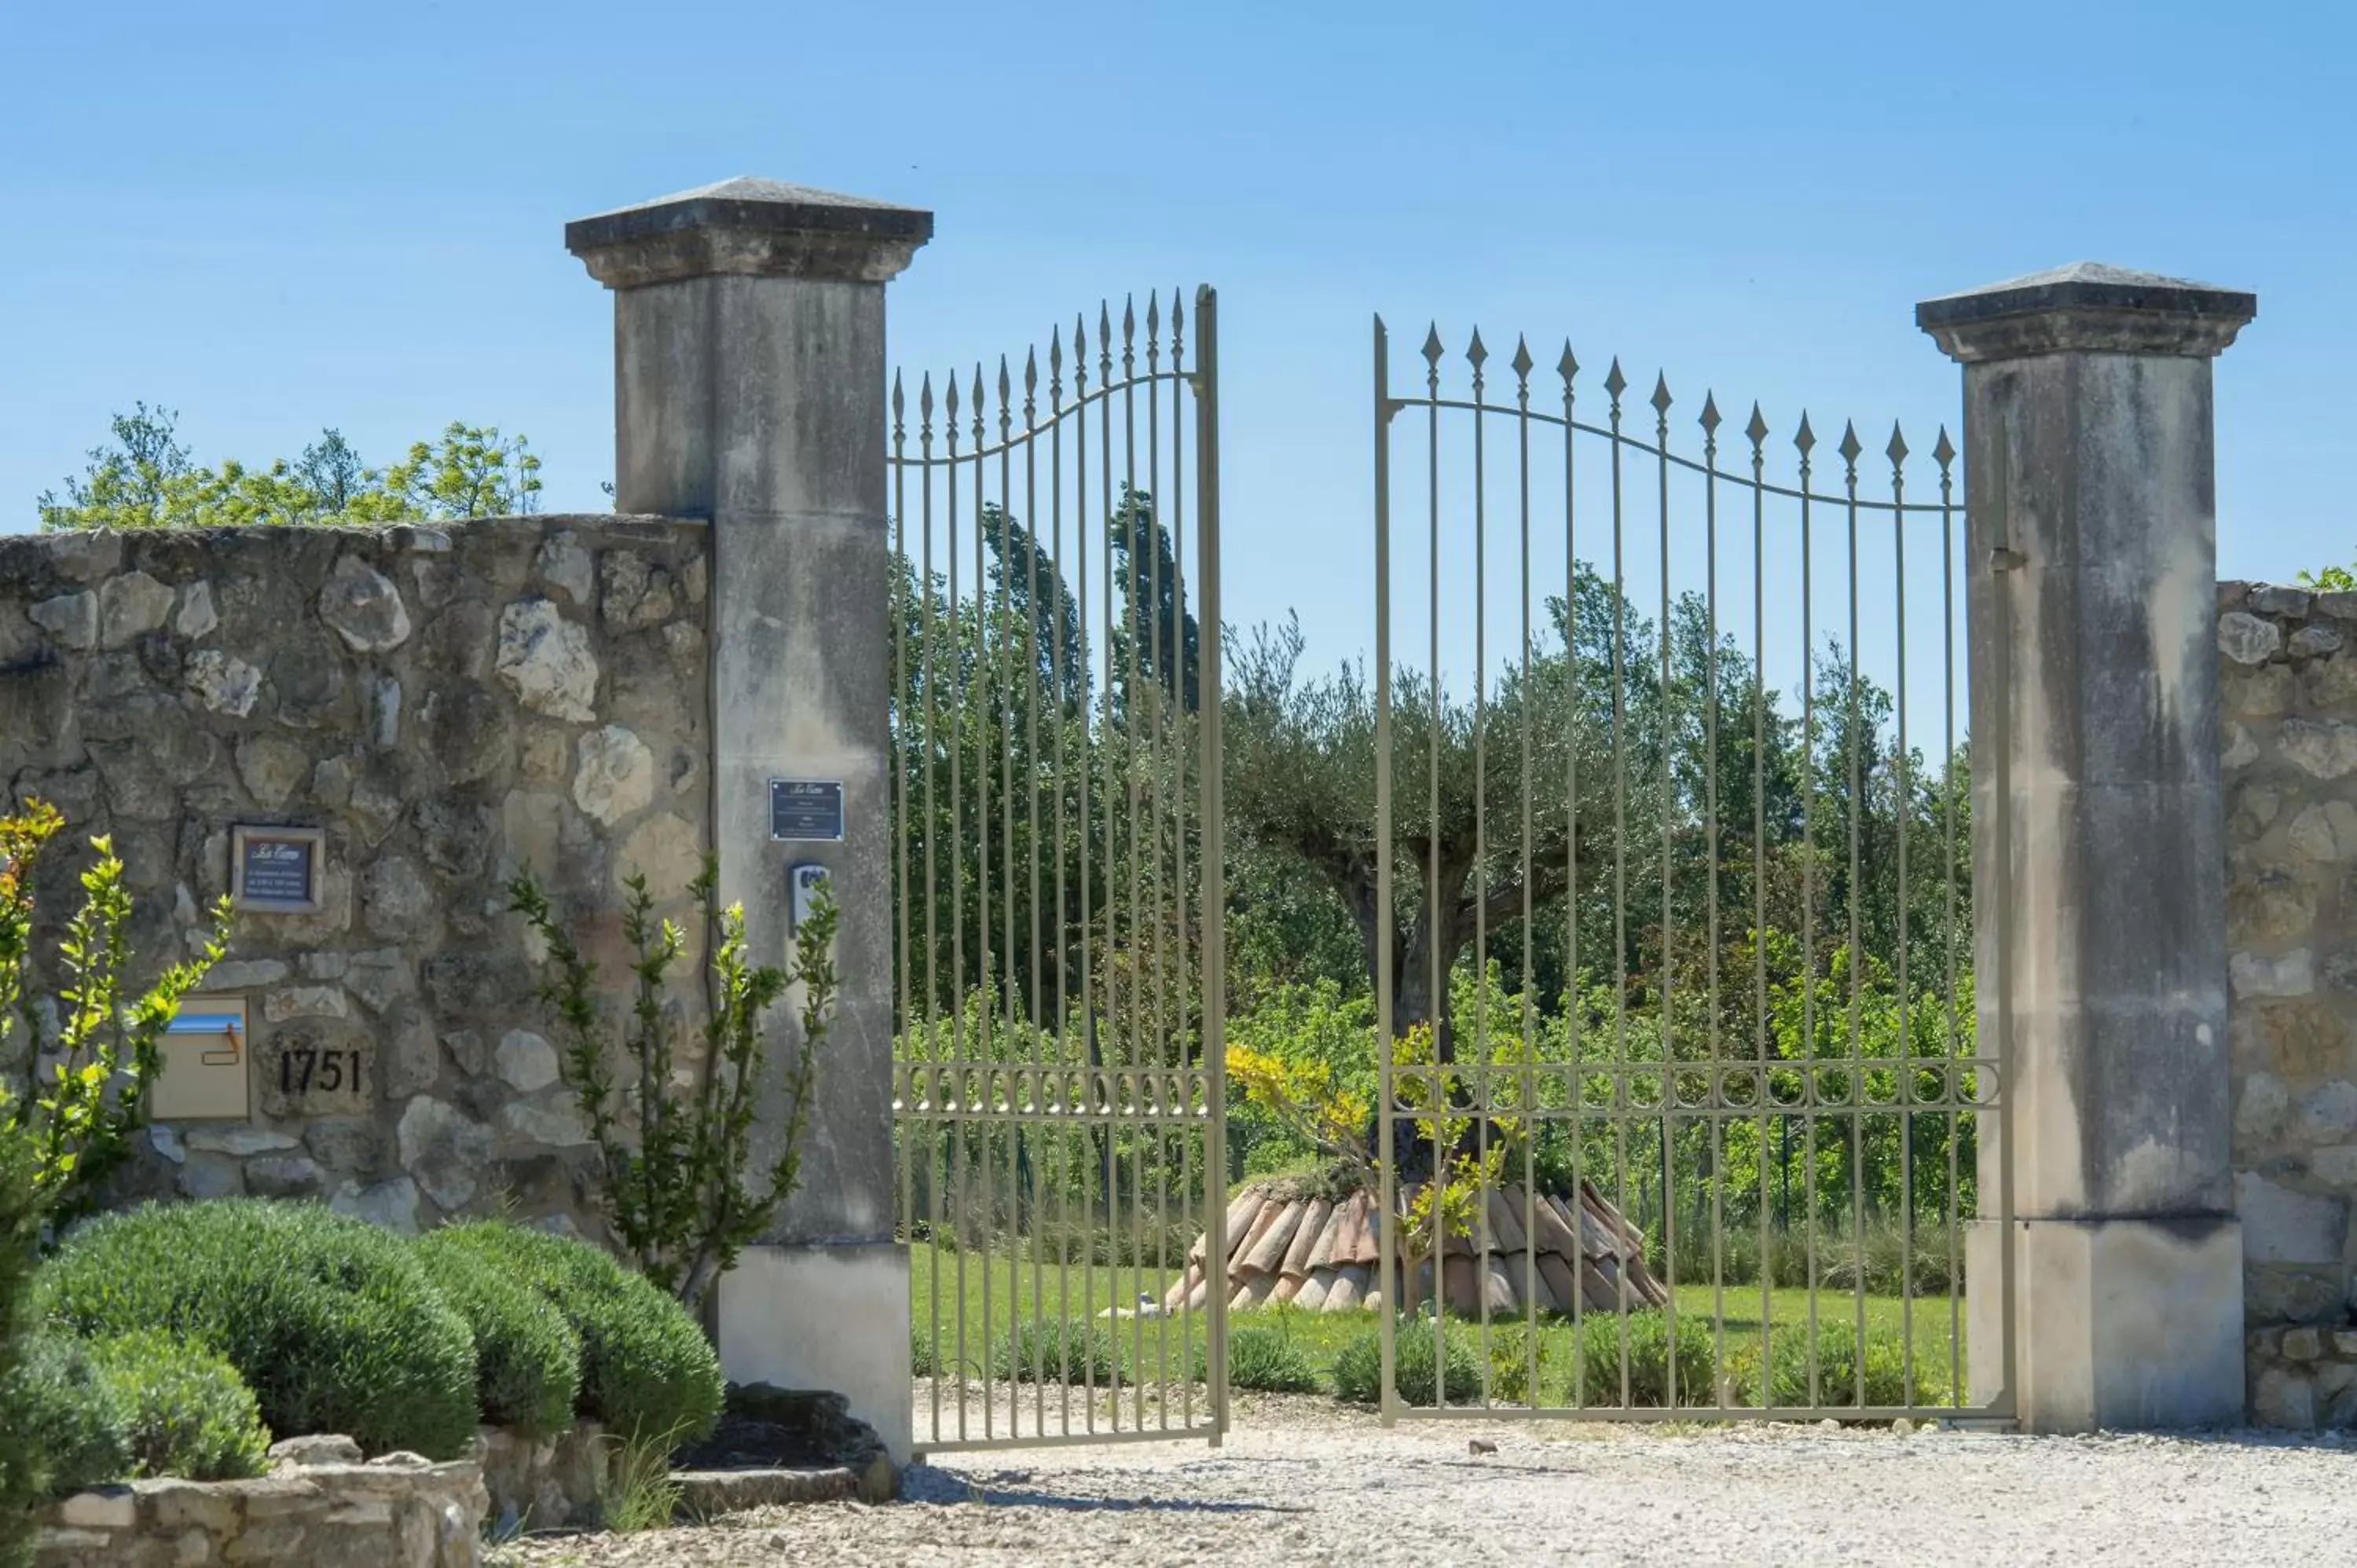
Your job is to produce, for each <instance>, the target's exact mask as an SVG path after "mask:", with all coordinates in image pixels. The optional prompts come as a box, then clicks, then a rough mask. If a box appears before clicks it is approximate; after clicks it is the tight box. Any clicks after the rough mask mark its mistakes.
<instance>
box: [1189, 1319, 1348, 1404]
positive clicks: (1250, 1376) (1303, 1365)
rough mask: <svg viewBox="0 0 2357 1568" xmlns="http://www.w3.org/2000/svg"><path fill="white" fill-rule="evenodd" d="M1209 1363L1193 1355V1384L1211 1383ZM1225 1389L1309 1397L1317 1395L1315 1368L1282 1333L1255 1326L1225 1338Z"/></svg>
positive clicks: (1198, 1353) (1242, 1329)
mask: <svg viewBox="0 0 2357 1568" xmlns="http://www.w3.org/2000/svg"><path fill="white" fill-rule="evenodd" d="M1195 1380H1196V1381H1197V1382H1199V1383H1201V1382H1209V1381H1210V1380H1211V1361H1210V1358H1209V1357H1207V1356H1206V1355H1205V1354H1204V1353H1203V1351H1202V1350H1200V1348H1199V1349H1198V1350H1197V1351H1196V1352H1195ZM1228 1387H1230V1388H1232V1389H1249V1390H1251V1391H1253V1392H1254V1393H1265V1394H1308V1393H1316V1392H1317V1391H1318V1368H1317V1366H1316V1364H1315V1363H1313V1362H1312V1361H1311V1360H1310V1359H1309V1358H1308V1355H1307V1354H1305V1353H1304V1352H1303V1350H1302V1348H1301V1347H1300V1346H1298V1345H1296V1344H1295V1343H1294V1342H1293V1341H1292V1340H1291V1339H1289V1338H1287V1337H1286V1335H1285V1334H1284V1332H1283V1331H1282V1330H1279V1329H1275V1328H1264V1327H1262V1326H1258V1325H1256V1324H1255V1325H1254V1326H1250V1327H1245V1328H1239V1329H1237V1330H1235V1331H1234V1332H1233V1333H1232V1334H1230V1335H1229V1336H1228Z"/></svg>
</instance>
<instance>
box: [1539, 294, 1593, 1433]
mask: <svg viewBox="0 0 2357 1568" xmlns="http://www.w3.org/2000/svg"><path fill="white" fill-rule="evenodd" d="M1555 373H1556V374H1557V375H1559V376H1561V377H1562V378H1563V606H1564V618H1563V663H1564V711H1565V713H1566V715H1567V718H1566V724H1567V725H1568V729H1567V736H1568V740H1567V744H1566V746H1564V764H1563V819H1564V843H1563V880H1564V896H1563V897H1564V922H1563V925H1564V966H1563V967H1564V988H1565V996H1566V1002H1565V1009H1564V1010H1565V1013H1566V1015H1567V1017H1566V1023H1565V1028H1564V1035H1565V1049H1566V1051H1567V1052H1568V1054H1569V1057H1570V1062H1571V1074H1570V1076H1571V1081H1570V1085H1569V1096H1570V1101H1571V1105H1570V1111H1571V1193H1570V1201H1571V1203H1572V1204H1573V1206H1574V1208H1573V1211H1572V1214H1573V1218H1574V1219H1580V1217H1581V1216H1583V1215H1584V1214H1585V1213H1586V1212H1587V1209H1586V1203H1587V1172H1586V1168H1585V1167H1586V1164H1587V1161H1586V1155H1587V1130H1586V1128H1585V1127H1584V1126H1583V1125H1582V1123H1583V1122H1584V1121H1585V1120H1586V1112H1587V1074H1586V1071H1585V1069H1584V1068H1583V1067H1582V1065H1581V1064H1582V1060H1583V1058H1584V1056H1585V1054H1586V1046H1585V1041H1584V1039H1583V1037H1582V1036H1581V1033H1580V1024H1581V1019H1580V998H1579V992H1580V983H1579V742H1580V737H1581V736H1582V734H1583V733H1584V732H1585V731H1586V729H1587V714H1586V713H1585V712H1584V711H1583V710H1582V709H1581V707H1580V683H1579V632H1578V628H1579V539H1578V528H1577V518H1578V486H1577V482H1576V481H1577V478H1578V464H1577V456H1578V452H1577V434H1578V427H1577V421H1576V419H1575V418H1574V415H1575V413H1576V412H1577V392H1576V391H1575V389H1574V386H1573V381H1574V380H1575V379H1576V378H1577V376H1578V374H1579V360H1577V358H1576V357H1574V355H1573V354H1572V351H1571V340H1570V339H1569V338H1566V339H1564V345H1563V356H1562V358H1560V359H1558V360H1556V361H1555ZM1532 1200H1533V1202H1534V1204H1535V1202H1536V1201H1537V1199H1536V1195H1535V1193H1534V1195H1533V1199H1532ZM1584 1229H1585V1225H1584V1221H1583V1223H1582V1225H1580V1226H1577V1227H1575V1228H1574V1230H1573V1234H1574V1236H1575V1237H1577V1236H1578V1235H1579V1233H1580V1231H1581V1230H1584ZM1584 1261H1585V1260H1584V1259H1577V1258H1576V1259H1573V1260H1571V1261H1570V1262H1571V1284H1572V1291H1571V1304H1570V1305H1571V1343H1572V1347H1573V1349H1574V1351H1575V1352H1577V1348H1578V1347H1579V1346H1580V1345H1582V1344H1583V1343H1584V1342H1585V1339H1584V1333H1585V1324H1586V1322H1587V1278H1586V1275H1587V1271H1586V1270H1584V1269H1583V1268H1581V1267H1580V1264H1581V1263H1582V1262H1584ZM1571 1402H1572V1405H1573V1407H1574V1408H1578V1407H1580V1406H1584V1405H1586V1404H1587V1360H1586V1358H1584V1357H1582V1356H1580V1355H1578V1354H1577V1353H1575V1354H1574V1355H1573V1356H1572V1358H1571Z"/></svg>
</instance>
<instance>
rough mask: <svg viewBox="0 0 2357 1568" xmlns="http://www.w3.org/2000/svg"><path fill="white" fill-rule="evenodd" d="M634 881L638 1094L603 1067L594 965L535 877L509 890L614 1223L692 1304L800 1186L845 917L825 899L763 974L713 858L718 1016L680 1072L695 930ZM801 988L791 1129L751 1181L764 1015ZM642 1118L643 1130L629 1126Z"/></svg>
mask: <svg viewBox="0 0 2357 1568" xmlns="http://www.w3.org/2000/svg"><path fill="white" fill-rule="evenodd" d="M626 886H628V888H629V889H630V896H629V898H628V900H627V902H626V906H625V908H624V911H623V925H622V929H623V934H624V935H625V937H626V938H627V939H628V940H629V941H630V947H631V950H632V953H633V955H634V956H633V959H632V961H631V964H630V976H631V988H630V1012H629V1022H628V1024H627V1025H626V1026H625V1028H624V1031H623V1037H622V1042H621V1054H622V1056H623V1057H624V1058H627V1059H628V1060H629V1062H630V1066H631V1068H632V1069H633V1071H632V1082H631V1083H630V1086H629V1087H628V1088H627V1089H625V1088H623V1087H621V1086H619V1085H618V1084H617V1082H616V1079H615V1075H614V1073H613V1072H612V1070H611V1069H609V1068H608V1052H607V1046H606V1039H605V1034H604V1031H603V1029H602V1028H601V1027H600V1022H599V1011H600V1010H599V1007H598V1003H597V964H596V963H595V962H594V961H591V960H589V959H588V958H587V957H586V956H584V954H583V953H582V951H581V949H580V946H579V944H578V943H576V941H575V940H573V938H572V936H571V935H570V934H569V933H568V932H567V931H566V930H565V927H564V925H563V923H562V922H561V921H560V920H559V919H558V918H557V916H556V912H555V909H554V907H553V906H552V904H551V902H550V900H549V897H548V895H547V893H546V891H545V890H544V888H542V887H541V886H540V885H539V883H538V882H536V881H535V880H534V879H533V876H532V875H531V874H530V873H529V872H526V873H523V874H522V875H518V876H516V877H515V878H514V879H513V880H512V881H511V882H510V883H509V885H508V899H509V908H511V910H513V911H514V912H515V913H517V914H520V915H522V917H523V918H524V919H525V920H526V921H527V922H528V923H529V924H530V925H531V926H532V928H533V929H534V930H535V931H537V932H538V933H539V934H540V937H541V940H543V941H544V942H545V943H546V944H547V947H548V954H549V961H550V962H551V963H552V964H553V965H554V969H555V978H554V980H552V981H551V982H550V983H548V984H546V985H544V986H543V987H542V989H541V998H542V1001H543V1003H544V1004H545V1005H546V1006H547V1007H548V1008H549V1010H550V1012H551V1014H552V1015H553V1016H554V1019H555V1021H556V1024H557V1026H558V1027H559V1029H560V1030H561V1031H562V1033H563V1036H564V1039H565V1048H564V1052H563V1057H562V1060H563V1066H564V1071H565V1083H566V1084H567V1086H568V1087H570V1088H571V1089H572V1090H573V1092H574V1093H575V1095H576V1097H577V1098H578V1099H579V1100H580V1101H581V1105H582V1109H583V1110H584V1112H586V1113H587V1116H588V1118H589V1132H590V1138H591V1141H592V1142H593V1143H594V1144H595V1145H596V1146H597V1153H598V1157H599V1159H600V1161H601V1162H602V1163H603V1165H604V1167H605V1174H606V1179H605V1184H604V1190H603V1202H604V1207H605V1209H606V1216H607V1219H608V1223H609V1224H610V1225H611V1226H612V1227H613V1230H614V1234H615V1235H616V1236H617V1237H618V1238H619V1239H620V1240H621V1242H622V1245H623V1246H624V1248H625V1249H626V1250H627V1251H629V1253H630V1257H631V1259H632V1260H633V1262H635V1263H636V1264H637V1266H638V1268H639V1271H640V1273H643V1274H645V1275H646V1276H647V1278H648V1279H650V1280H651V1281H653V1282H654V1283H656V1284H657V1285H659V1286H661V1287H662V1289H664V1290H666V1291H668V1292H671V1293H672V1294H674V1295H675V1296H677V1297H678V1298H679V1300H680V1301H682V1302H683V1303H684V1304H685V1305H688V1306H690V1307H694V1306H696V1305H699V1304H701V1303H702V1301H703V1299H704V1297H705V1295H706V1294H709V1292H710V1291H711V1289H712V1286H713V1283H714V1282H715V1281H716V1280H717V1279H718V1278H719V1277H720V1276H721V1275H722V1274H723V1273H726V1272H727V1271H728V1270H729V1269H730V1268H731V1267H733V1266H734V1265H735V1263H736V1262H737V1256H738V1254H740V1253H741V1252H742V1251H744V1249H745V1247H746V1246H747V1245H748V1243H750V1242H751V1241H752V1240H754V1239H755V1238H757V1237H758V1236H759V1235H760V1233H761V1232H762V1231H763V1230H766V1229H767V1228H768V1227H769V1224H770V1220H771V1219H772V1218H773V1217H774V1216H775V1215H776V1213H777V1211H778V1208H779V1206H780V1205H781V1204H782V1203H784V1202H785V1200H786V1199H787V1198H788V1197H791V1196H792V1195H793V1193H794V1191H795V1189H796V1188H797V1187H799V1186H800V1184H801V1180H802V1137H803V1134H804V1133H805V1132H806V1130H807V1128H808V1126H809V1121H810V1105H811V1089H812V1084H813V1079H814V1078H815V1072H816V1064H817V1053H818V1047H819V1045H820V1043H821V1042H822V1041H823V1039H824V1038H825V1036H826V1032H827V1029H828V1027H829V1026H830V1024H831V1021H832V1017H833V1014H834V998H835V994H836V993H837V991H838V990H839V989H840V976H839V975H838V974H837V972H836V970H835V964H834V936H835V931H836V929H837V928H838V925H839V923H840V914H839V911H838V910H837V908H836V906H835V903H834V899H833V897H831V896H829V895H828V894H827V893H825V892H824V891H822V892H821V893H820V895H819V897H818V898H817V900H816V901H815V903H814V905H813V908H812V910H811V912H810V914H809V915H808V917H807V918H804V920H803V921H802V926H801V928H800V929H798V930H797V931H796V933H795V937H794V958H793V967H792V969H791V972H789V971H787V970H783V969H779V968H776V967H773V966H770V965H764V964H756V963H754V962H753V961H751V959H750V957H749V956H748V950H747V946H746V940H745V911H744V907H743V906H742V905H740V904H731V905H729V906H728V907H726V908H722V907H721V905H720V896H719V886H720V878H719V868H718V865H717V864H716V862H715V861H714V860H713V859H712V858H711V857H709V856H707V857H706V858H705V863H704V869H703V872H702V873H701V875H698V876H697V877H696V879H695V881H694V883H693V884H692V885H691V886H690V888H689V892H690V895H691V896H692V897H694V899H695V901H696V903H697V905H698V906H699V907H700V908H701V910H702V914H703V919H704V922H705V931H706V934H707V936H708V938H709V939H710V952H711V958H710V961H709V969H710V978H711V982H712V985H711V994H712V997H713V1006H712V1008H711V1012H710V1015H709V1016H708V1017H707V1018H706V1019H705V1023H704V1026H703V1029H702V1045H703V1049H702V1051H701V1052H700V1054H699V1056H698V1058H697V1059H696V1060H695V1062H694V1065H693V1066H692V1068H690V1069H688V1070H687V1071H686V1072H684V1073H683V1072H682V1070H681V1069H680V1066H679V1048H678V1047H679V1038H678V1036H679V1025H678V1023H677V1019H676V1014H675V1011H674V1009H673V1007H672V1005H671V1004H670V1002H669V999H668V998H669V986H670V978H671V972H672V970H673V967H674V966H675V965H676V964H677V963H678V961H679V959H680V957H681V955H682V954H683V952H684V951H685V950H686V946H687V940H686V934H685V933H684V932H683V930H682V929H680V927H679V926H678V925H677V924H676V923H675V922H673V921H672V920H669V919H659V918H656V917H655V914H654V899H653V897H652V896H651V895H650V894H649V893H648V891H647V884H646V878H645V877H643V876H633V877H631V878H630V880H629V882H628V883H627V884H626ZM795 987H799V988H800V990H801V993H802V995H801V1005H800V1009H799V1011H800V1022H801V1029H800V1031H799V1035H798V1038H797V1039H796V1041H795V1044H794V1047H793V1050H792V1052H791V1055H790V1056H789V1057H788V1058H787V1059H786V1061H785V1063H784V1064H783V1066H782V1067H781V1069H780V1082H781V1086H782V1088H783V1089H784V1091H785V1096H786V1103H787V1106H788V1110H787V1113H786V1124H785V1126H784V1127H783V1128H782V1129H780V1147H779V1153H778V1155H777V1157H776V1158H775V1159H774V1160H773V1161H771V1163H770V1166H769V1168H768V1169H767V1170H764V1171H760V1172H758V1173H753V1174H752V1176H751V1179H750V1180H749V1182H748V1171H749V1170H750V1167H751V1166H752V1164H753V1127H754V1115H755V1111H756V1109H757V1101H758V1097H759V1088H760V1085H761V1082H762V1080H763V1075H764V1070H765V1069H766V1068H767V1065H768V1049H767V1042H766V1040H765V1037H764V1036H765V1033H766V1024H765V1020H766V1018H767V1017H768V1015H769V1014H770V1009H771V1008H773V1007H774V1006H775V1005H776V1004H778V1003H779V1002H780V999H782V998H783V997H784V996H785V995H786V993H788V992H789V991H790V990H791V989H793V988H795ZM633 1116H634V1117H635V1122H636V1130H635V1136H633V1133H632V1131H631V1128H630V1124H629V1123H630V1122H631V1121H632V1120H633Z"/></svg>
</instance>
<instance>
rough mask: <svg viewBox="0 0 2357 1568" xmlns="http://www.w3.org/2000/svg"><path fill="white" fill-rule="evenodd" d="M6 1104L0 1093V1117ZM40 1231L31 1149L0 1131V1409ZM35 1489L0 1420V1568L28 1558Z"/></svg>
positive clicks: (28, 1452) (16, 1435) (11, 1432)
mask: <svg viewBox="0 0 2357 1568" xmlns="http://www.w3.org/2000/svg"><path fill="white" fill-rule="evenodd" d="M6 1109H7V1097H6V1095H5V1092H0V1118H5V1112H6ZM40 1235H41V1215H40V1205H39V1203H38V1201H37V1200H36V1199H35V1197H34V1196H33V1155H32V1149H31V1147H30V1146H29V1145H28V1144H27V1141H26V1140H25V1139H24V1138H22V1137H19V1136H17V1135H16V1134H13V1133H6V1132H0V1410H9V1411H13V1410H15V1409H16V1403H15V1401H14V1399H13V1398H12V1397H10V1395H9V1390H10V1389H11V1388H12V1387H14V1386H15V1384H16V1376H17V1368H18V1367H19V1365H20V1364H21V1363H22V1361H23V1359H24V1356H25V1352H26V1350H27V1348H28V1347H27V1325H28V1322H29V1319H30V1313H29V1312H28V1310H27V1308H28V1305H29V1297H30V1295H31V1294H32V1282H33V1254H34V1249H35V1248H36V1247H37V1246H38V1244H39V1242H40ZM40 1493H41V1480H40V1449H39V1446H38V1444H36V1443H35V1441H34V1439H33V1436H32V1434H31V1433H29V1432H28V1431H27V1430H26V1429H25V1426H24V1423H21V1422H19V1421H17V1420H16V1419H14V1418H13V1417H11V1418H10V1419H8V1420H0V1568H17V1564H19V1563H29V1562H31V1561H32V1557H33V1543H34V1541H35V1540H36V1538H37V1533H38V1532H37V1530H36V1528H35V1524H34V1518H33V1508H34V1505H35V1503H36V1502H38V1500H39V1498H40Z"/></svg>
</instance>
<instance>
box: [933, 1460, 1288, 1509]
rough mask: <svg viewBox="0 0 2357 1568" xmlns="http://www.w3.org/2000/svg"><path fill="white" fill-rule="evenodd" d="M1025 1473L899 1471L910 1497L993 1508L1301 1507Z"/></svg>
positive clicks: (934, 1470)
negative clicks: (1101, 1488)
mask: <svg viewBox="0 0 2357 1568" xmlns="http://www.w3.org/2000/svg"><path fill="white" fill-rule="evenodd" d="M1030 1479H1031V1477H1029V1476H1028V1475H1024V1474H1019V1473H1017V1474H1012V1475H1001V1476H998V1477H995V1478H994V1479H993V1480H992V1481H990V1482H987V1483H984V1482H977V1481H973V1480H969V1479H967V1478H966V1477H963V1476H962V1475H959V1474H958V1473H957V1472H955V1471H953V1470H937V1469H935V1468H933V1467H932V1466H929V1465H919V1466H913V1467H912V1468H910V1469H909V1470H908V1471H906V1472H904V1473H903V1474H902V1476H901V1477H900V1500H901V1501H902V1502H905V1503H944V1504H946V1503H981V1504H984V1505H985V1506H987V1507H991V1508H1028V1509H1065V1510H1067V1511H1070V1512H1073V1513H1174V1514H1292V1513H1307V1512H1308V1511H1309V1510H1308V1509H1302V1508H1284V1507H1278V1506H1275V1505H1273V1504H1269V1503H1240V1502H1210V1501H1202V1500H1198V1499H1195V1498H1090V1497H1076V1496H1073V1495H1072V1494H1071V1493H1069V1492H1057V1491H1049V1490H1046V1489H1044V1488H1042V1487H1034V1486H1031V1485H1028V1482H1029V1481H1030Z"/></svg>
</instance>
